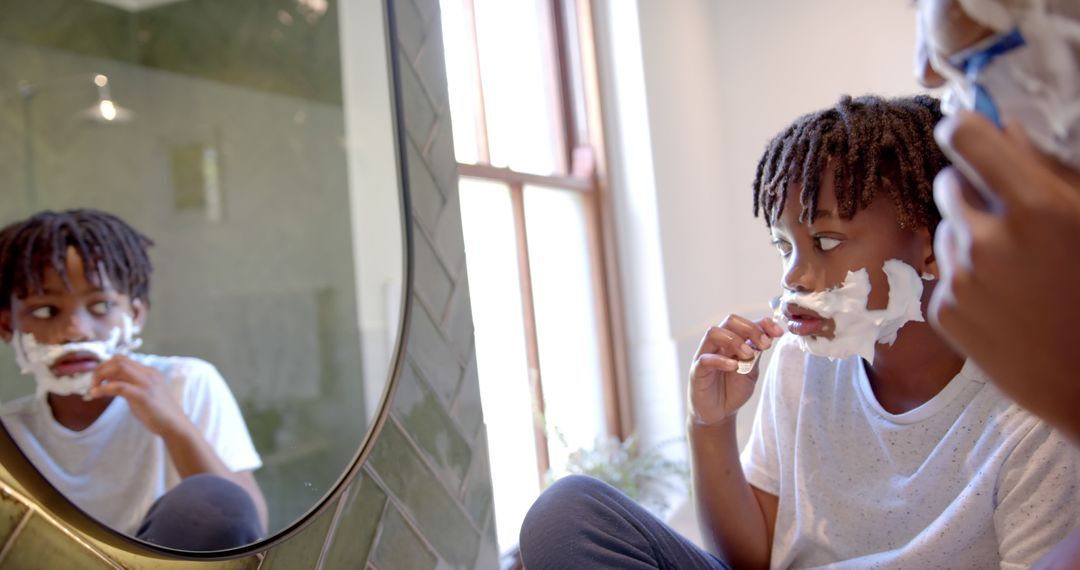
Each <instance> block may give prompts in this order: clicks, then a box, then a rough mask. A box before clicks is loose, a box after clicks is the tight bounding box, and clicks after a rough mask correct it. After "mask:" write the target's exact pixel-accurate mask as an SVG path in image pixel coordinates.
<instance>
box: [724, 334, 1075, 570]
mask: <svg viewBox="0 0 1080 570" xmlns="http://www.w3.org/2000/svg"><path fill="white" fill-rule="evenodd" d="M763 384H764V385H763V386H762V390H763V392H762V395H761V407H760V408H759V409H758V412H757V416H756V417H755V419H754V428H753V432H752V434H751V437H750V441H749V443H748V444H747V446H746V448H745V449H744V450H743V454H742V462H743V468H744V471H745V472H746V477H747V479H748V480H749V482H750V484H752V485H754V486H755V487H757V488H759V489H761V490H763V491H765V492H767V493H771V494H773V495H776V496H777V497H779V506H778V510H777V517H776V529H775V535H774V538H773V545H772V567H773V568H813V567H828V568H852V569H854V568H859V569H862V568H979V569H985V568H998V567H1000V568H1027V567H1029V566H1031V564H1032V563H1034V562H1035V561H1036V560H1038V559H1039V558H1041V557H1042V556H1043V555H1044V554H1045V553H1046V552H1047V551H1048V550H1049V549H1050V548H1051V547H1052V546H1053V545H1055V544H1056V543H1057V542H1059V541H1061V540H1062V539H1064V538H1065V536H1066V535H1067V534H1068V533H1069V531H1070V530H1071V529H1072V528H1073V526H1074V524H1075V523H1076V521H1078V520H1080V518H1078V515H1080V452H1078V451H1077V449H1076V448H1075V447H1073V446H1072V445H1071V444H1070V443H1069V442H1068V441H1067V440H1066V439H1065V438H1064V437H1062V436H1061V435H1060V434H1058V433H1057V432H1055V431H1054V430H1052V429H1050V428H1049V427H1048V426H1047V425H1046V424H1045V423H1043V422H1042V421H1040V420H1039V419H1038V418H1036V417H1035V416H1033V415H1031V414H1029V413H1027V412H1026V411H1024V410H1023V409H1021V408H1020V407H1019V406H1017V405H1016V404H1014V403H1013V402H1011V401H1010V400H1008V399H1007V398H1006V397H1005V396H1004V395H1003V394H1002V393H1001V392H1000V391H999V390H998V389H997V388H996V387H995V386H994V385H993V384H991V383H989V382H987V381H986V380H985V377H984V376H983V375H982V373H981V372H980V371H979V370H978V369H977V368H976V367H975V366H974V365H973V364H972V363H970V362H968V363H967V364H965V366H964V368H963V370H961V371H960V374H958V375H957V376H956V377H955V378H954V379H953V380H952V381H950V382H949V384H948V385H947V386H946V387H945V388H944V389H943V390H942V391H941V392H940V393H939V394H938V395H937V396H935V397H934V398H932V399H931V400H930V401H929V402H926V403H925V404H923V405H922V406H920V407H918V408H916V409H914V410H911V411H910V412H907V413H904V414H899V415H897V414H890V413H889V412H887V411H885V410H884V409H883V408H882V407H881V405H880V404H879V403H878V401H877V399H876V398H875V396H874V393H873V390H872V388H871V387H870V383H869V380H868V379H867V376H866V373H865V369H864V368H863V365H862V361H861V359H860V358H858V357H852V358H849V359H846V360H841V361H830V360H829V359H827V358H822V357H817V356H812V355H809V354H806V353H804V352H802V351H801V350H800V349H799V348H798V347H797V346H796V345H795V344H794V343H793V342H790V341H789V340H788V339H786V338H785V339H781V340H780V341H779V342H778V344H777V346H776V350H775V354H774V356H773V360H772V363H771V365H770V366H769V369H768V370H767V371H766V374H765V375H764V377H763Z"/></svg>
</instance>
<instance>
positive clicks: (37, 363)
mask: <svg viewBox="0 0 1080 570" xmlns="http://www.w3.org/2000/svg"><path fill="white" fill-rule="evenodd" d="M138 334H139V327H138V325H136V324H135V323H134V322H133V321H132V319H131V317H130V316H128V315H124V320H123V323H122V324H121V326H119V327H113V329H112V331H111V332H110V333H109V338H108V339H106V340H103V341H88V342H70V343H66V344H41V343H39V342H37V340H36V339H35V338H34V335H32V334H30V333H19V334H16V336H15V338H14V340H13V342H12V345H13V346H14V347H15V361H16V363H17V364H18V365H19V368H20V370H21V371H22V372H23V374H31V375H33V376H34V380H35V382H36V383H37V390H36V392H35V394H36V395H37V397H39V398H41V397H44V396H45V395H46V394H47V393H49V392H51V393H53V394H56V395H58V396H68V395H71V394H80V395H83V396H86V395H88V394H89V392H90V388H91V382H92V380H93V376H94V373H93V371H90V372H84V373H81V374H75V375H71V376H61V377H57V376H56V374H54V373H53V370H52V368H53V366H54V365H55V364H56V363H57V362H58V361H60V359H62V358H64V357H65V356H67V355H71V354H75V353H83V354H85V355H87V356H92V357H93V358H96V359H97V360H98V363H101V362H105V361H106V360H108V359H110V358H112V357H113V356H116V355H117V354H127V353H129V352H131V351H132V350H135V349H137V348H138V347H139V345H141V344H142V341H141V340H140V339H139V338H137V335H138Z"/></svg>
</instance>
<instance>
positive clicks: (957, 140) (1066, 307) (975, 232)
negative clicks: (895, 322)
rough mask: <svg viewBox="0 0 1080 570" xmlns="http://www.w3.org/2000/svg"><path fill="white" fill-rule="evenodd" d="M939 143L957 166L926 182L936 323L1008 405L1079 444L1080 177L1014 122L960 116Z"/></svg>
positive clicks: (942, 130)
mask: <svg viewBox="0 0 1080 570" xmlns="http://www.w3.org/2000/svg"><path fill="white" fill-rule="evenodd" d="M935 134H936V135H937V140H938V143H939V144H940V145H941V146H942V149H943V150H944V151H945V152H946V154H948V155H949V157H950V158H951V159H952V161H953V163H954V166H953V167H950V168H948V169H945V170H943V171H942V172H941V173H940V174H939V175H938V177H937V179H936V180H935V183H934V199H935V201H936V202H937V205H938V208H939V209H940V210H941V213H942V216H943V221H942V223H941V225H940V226H939V227H938V230H937V235H936V236H935V243H934V251H935V253H936V256H937V261H938V265H939V268H940V272H941V281H942V282H941V283H940V284H939V285H938V287H937V288H936V289H935V291H934V295H933V297H932V299H931V303H930V316H931V319H932V322H934V324H935V325H936V326H937V327H938V328H939V330H941V331H942V332H943V333H944V334H945V335H946V337H947V338H949V339H950V341H951V342H953V343H954V344H955V346H956V347H957V348H958V349H960V350H961V351H963V352H964V353H966V354H967V355H969V356H970V357H971V358H973V359H974V360H975V362H976V363H977V364H978V365H979V366H980V367H981V368H982V369H983V370H984V371H985V372H986V373H987V374H988V375H989V376H990V377H991V379H992V380H993V381H994V382H995V383H996V384H997V385H998V386H1000V387H1001V388H1002V390H1003V391H1005V392H1006V393H1007V394H1008V395H1009V396H1011V397H1012V398H1013V399H1015V400H1016V401H1017V402H1019V403H1020V404H1021V405H1023V406H1025V407H1027V408H1029V409H1030V410H1032V411H1033V412H1035V413H1037V414H1039V415H1041V416H1043V417H1044V418H1046V419H1047V420H1049V421H1051V422H1053V423H1055V424H1056V425H1058V427H1060V428H1063V429H1066V430H1067V431H1069V432H1070V433H1071V434H1072V435H1073V436H1074V437H1077V438H1080V414H1077V413H1076V409H1077V405H1078V404H1080V378H1078V375H1077V371H1076V361H1075V360H1074V359H1073V353H1074V352H1075V351H1076V350H1077V349H1076V348H1075V346H1076V343H1075V339H1076V335H1075V334H1074V332H1073V330H1074V329H1073V328H1072V327H1073V326H1075V325H1076V324H1077V323H1080V297H1078V296H1080V263H1077V260H1078V253H1080V173H1078V172H1076V171H1072V170H1069V169H1067V168H1065V167H1064V166H1062V165H1061V164H1060V163H1057V162H1055V161H1053V160H1052V159H1050V158H1048V157H1047V156H1046V155H1043V154H1042V153H1041V152H1039V150H1038V149H1036V148H1035V147H1033V146H1032V145H1031V143H1030V142H1029V141H1028V139H1027V137H1026V136H1025V134H1024V132H1023V130H1022V127H1020V126H1019V125H1018V124H1007V125H1006V128H1005V129H1004V131H1002V130H999V129H997V128H996V127H995V126H994V125H993V124H992V123H990V122H989V121H988V120H986V119H985V118H984V117H982V116H981V115H978V114H976V113H972V112H963V113H960V114H958V115H956V116H954V117H950V118H947V119H945V120H943V121H942V122H941V123H940V124H939V126H938V128H937V130H936V133H935Z"/></svg>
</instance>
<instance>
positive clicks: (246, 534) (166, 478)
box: [0, 210, 266, 550]
mask: <svg viewBox="0 0 1080 570" xmlns="http://www.w3.org/2000/svg"><path fill="white" fill-rule="evenodd" d="M150 245H152V242H151V241H150V240H149V239H147V238H146V237H145V236H143V235H141V234H140V233H139V232H137V231H136V230H135V229H133V228H132V227H131V226H129V225H128V224H127V223H125V222H124V221H123V220H121V219H120V218H117V217H116V216H113V215H110V214H107V213H105V212H100V211H95V210H70V211H66V212H41V213H39V214H36V215H34V216H32V217H30V218H28V219H26V220H23V221H20V222H16V223H13V224H11V225H9V226H7V227H5V228H3V229H2V230H0V335H2V338H3V339H4V341H5V342H7V343H9V344H11V345H12V346H13V348H14V349H15V353H16V359H17V361H18V364H19V366H20V368H21V369H22V370H23V372H25V373H28V374H32V375H33V376H34V379H35V381H36V383H37V390H36V392H35V394H33V395H31V396H27V397H24V398H20V399H18V400H16V401H13V402H10V403H7V404H5V405H4V406H3V407H2V408H0V420H2V421H3V425H4V427H5V428H6V429H7V432H8V433H9V434H10V435H11V437H12V439H14V441H15V442H16V443H17V444H18V445H19V448H20V449H21V450H22V451H23V453H24V454H26V456H27V457H28V458H29V459H30V461H31V462H32V463H33V464H34V466H35V467H37V469H38V470H39V471H40V472H41V473H42V474H43V475H44V476H45V478H46V479H48V480H49V482H50V483H52V485H53V486H54V487H56V488H57V490H59V491H60V492H61V493H63V494H64V496H66V497H67V498H68V499H69V500H71V501H72V502H73V503H74V504H75V505H76V506H78V507H79V508H81V509H82V510H83V511H85V512H86V513H87V514H89V515H90V516H92V517H94V518H96V519H97V520H99V521H101V522H102V523H104V524H106V525H108V526H109V527H111V528H113V529H115V530H117V531H120V532H124V533H128V534H132V535H135V536H137V537H139V538H142V539H144V540H147V541H149V542H154V543H157V544H161V545H163V546H169V547H173V548H180V549H185V550H218V549H224V548H231V547H236V546H241V545H243V544H248V543H251V542H253V541H255V540H258V539H259V538H260V537H261V536H262V535H263V533H264V529H265V525H266V505H265V502H264V500H263V496H262V493H261V492H260V490H259V487H258V484H257V483H256V481H255V478H254V476H253V474H252V471H253V470H255V469H257V468H259V467H260V466H261V465H262V463H261V460H260V459H259V455H258V453H257V452H256V451H255V448H254V446H253V444H252V442H251V437H250V435H249V434H248V431H247V427H246V425H245V424H244V420H243V418H242V417H241V415H240V411H239V408H238V406H237V404H236V401H235V400H234V399H233V396H232V393H231V392H230V391H229V388H228V387H227V386H226V384H225V382H224V380H223V379H222V378H221V376H220V374H218V372H217V370H216V369H215V368H214V367H213V366H212V365H210V364H209V363H207V362H204V361H202V360H198V359H195V358H184V357H164V356H153V355H148V354H139V353H135V352H132V351H133V350H134V349H136V348H137V347H138V345H139V341H138V339H137V335H138V333H139V332H140V330H141V329H142V327H143V325H144V323H145V322H146V317H147V313H148V310H149V297H148V295H149V291H150V273H151V264H150V259H149V256H148V255H147V248H148V247H149V246H150Z"/></svg>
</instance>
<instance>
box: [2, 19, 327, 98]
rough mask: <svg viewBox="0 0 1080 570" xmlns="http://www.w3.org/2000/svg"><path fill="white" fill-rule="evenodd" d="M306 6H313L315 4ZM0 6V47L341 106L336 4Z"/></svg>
mask: <svg viewBox="0 0 1080 570" xmlns="http://www.w3.org/2000/svg"><path fill="white" fill-rule="evenodd" d="M313 4H318V3H317V2H315V3H313ZM303 6H304V4H302V3H300V2H297V0H259V1H258V2H236V1H234V0H184V1H182V2H175V3H168V4H164V5H162V6H160V7H156V8H150V9H146V10H141V11H136V12H129V11H127V10H123V9H120V8H116V7H113V6H110V5H107V4H104V3H101V2H97V1H93V0H3V2H2V3H0V9H2V10H3V12H2V17H0V39H6V40H13V41H15V42H19V43H24V44H29V45H34V46H38V47H45V48H54V49H58V50H66V51H71V52H73V53H77V54H79V55H83V56H99V57H102V58H106V59H112V60H117V61H123V62H128V63H136V64H139V65H144V66H147V67H154V68H158V69H164V70H168V71H175V72H177V73H183V74H186V75H191V76H194V77H201V78H204V79H212V80H214V81H219V82H221V83H227V84H231V85H240V86H245V87H251V88H253V89H258V90H260V91H265V92H269V93H278V94H281V95H291V96H295V97H302V98H305V99H311V100H314V101H320V102H324V103H333V104H336V105H341V59H340V51H339V45H340V42H339V38H338V17H337V2H336V1H335V0H328V1H327V2H326V3H325V11H324V12H321V13H316V12H312V11H311V10H310V9H306V8H304V7H303Z"/></svg>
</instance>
